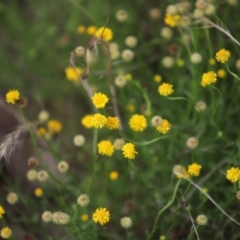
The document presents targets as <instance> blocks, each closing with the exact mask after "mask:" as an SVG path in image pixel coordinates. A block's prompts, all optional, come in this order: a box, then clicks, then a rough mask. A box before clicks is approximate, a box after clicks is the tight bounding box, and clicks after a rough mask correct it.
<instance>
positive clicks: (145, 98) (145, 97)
mask: <svg viewBox="0 0 240 240" xmlns="http://www.w3.org/2000/svg"><path fill="white" fill-rule="evenodd" d="M131 82H132V83H133V84H134V85H135V86H136V87H137V88H138V89H139V90H140V91H141V92H142V94H143V98H144V100H145V101H146V105H147V110H146V113H147V115H148V116H150V115H151V114H152V104H151V101H150V99H149V97H148V95H147V92H146V90H144V89H143V88H142V87H141V85H140V84H139V83H138V82H137V81H133V80H132V81H131Z"/></svg>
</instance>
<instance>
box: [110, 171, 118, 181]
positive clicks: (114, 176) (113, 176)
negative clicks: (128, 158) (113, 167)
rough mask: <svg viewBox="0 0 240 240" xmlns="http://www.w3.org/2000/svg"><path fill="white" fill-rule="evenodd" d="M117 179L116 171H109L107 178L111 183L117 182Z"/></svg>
mask: <svg viewBox="0 0 240 240" xmlns="http://www.w3.org/2000/svg"><path fill="white" fill-rule="evenodd" d="M118 177H119V173H118V172H117V171H111V172H110V173H109V178H110V179H111V180H112V181H115V180H117V179H118Z"/></svg>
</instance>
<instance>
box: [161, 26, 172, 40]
mask: <svg viewBox="0 0 240 240" xmlns="http://www.w3.org/2000/svg"><path fill="white" fill-rule="evenodd" d="M160 35H161V36H162V37H163V38H164V39H171V38H172V36H173V31H172V29H171V28H169V27H163V28H162V29H161V31H160Z"/></svg>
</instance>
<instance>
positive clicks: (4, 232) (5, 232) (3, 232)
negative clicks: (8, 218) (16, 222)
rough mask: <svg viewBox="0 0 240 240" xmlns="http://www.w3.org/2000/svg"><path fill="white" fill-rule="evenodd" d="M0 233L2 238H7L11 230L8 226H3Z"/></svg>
mask: <svg viewBox="0 0 240 240" xmlns="http://www.w3.org/2000/svg"><path fill="white" fill-rule="evenodd" d="M0 235H1V237H2V238H3V239H9V238H10V237H11V235H12V230H11V229H10V228H9V227H5V228H3V229H2V230H1V234H0Z"/></svg>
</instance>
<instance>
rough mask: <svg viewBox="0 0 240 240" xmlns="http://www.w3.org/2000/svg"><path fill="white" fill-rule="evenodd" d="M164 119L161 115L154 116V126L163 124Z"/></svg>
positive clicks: (152, 121) (152, 120)
mask: <svg viewBox="0 0 240 240" xmlns="http://www.w3.org/2000/svg"><path fill="white" fill-rule="evenodd" d="M162 121H163V119H162V118H161V117H160V116H154V117H153V118H152V119H151V123H152V125H153V127H158V126H160V125H161V123H162Z"/></svg>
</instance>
